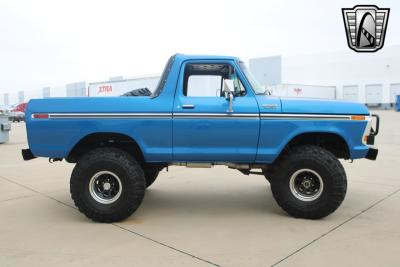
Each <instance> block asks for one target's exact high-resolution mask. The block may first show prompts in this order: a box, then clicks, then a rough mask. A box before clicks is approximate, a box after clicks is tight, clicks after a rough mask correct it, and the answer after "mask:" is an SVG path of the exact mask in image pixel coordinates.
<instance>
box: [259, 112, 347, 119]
mask: <svg viewBox="0 0 400 267" xmlns="http://www.w3.org/2000/svg"><path fill="white" fill-rule="evenodd" d="M260 117H261V119H272V120H274V119H275V120H276V119H278V120H279V119H291V120H351V115H334V114H332V115H326V114H284V113H276V114H274V113H268V114H266V113H261V114H260Z"/></svg>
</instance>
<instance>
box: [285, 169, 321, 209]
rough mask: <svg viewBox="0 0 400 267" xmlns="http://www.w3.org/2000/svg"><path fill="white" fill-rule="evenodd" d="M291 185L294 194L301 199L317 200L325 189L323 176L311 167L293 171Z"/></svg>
mask: <svg viewBox="0 0 400 267" xmlns="http://www.w3.org/2000/svg"><path fill="white" fill-rule="evenodd" d="M289 185H290V191H291V192H292V194H293V196H295V197H296V198H297V199H299V200H301V201H313V200H316V199H317V198H319V197H320V196H321V194H322V191H323V190H324V182H323V180H322V178H321V176H320V175H319V174H318V173H317V172H316V171H313V170H310V169H300V170H298V171H296V172H295V173H293V174H292V176H291V177H290V181H289Z"/></svg>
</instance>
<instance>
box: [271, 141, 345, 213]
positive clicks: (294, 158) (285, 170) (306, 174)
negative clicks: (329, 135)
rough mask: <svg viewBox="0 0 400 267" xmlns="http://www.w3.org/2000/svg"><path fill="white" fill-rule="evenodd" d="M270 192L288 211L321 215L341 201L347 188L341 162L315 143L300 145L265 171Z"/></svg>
mask: <svg viewBox="0 0 400 267" xmlns="http://www.w3.org/2000/svg"><path fill="white" fill-rule="evenodd" d="M265 175H266V177H268V178H267V179H268V180H269V181H270V182H271V190H272V193H273V196H274V198H275V200H276V201H277V203H278V204H279V206H281V207H282V209H284V210H285V211H286V212H287V213H288V214H290V215H292V216H294V217H298V218H307V219H319V218H323V217H325V216H327V215H329V214H331V213H332V212H334V211H335V210H336V209H337V208H338V207H339V206H340V204H341V203H342V201H343V199H344V197H345V195H346V189H347V180H346V174H345V171H344V169H343V166H342V165H341V164H340V162H339V161H338V160H337V159H336V157H335V156H334V155H333V154H332V153H331V152H329V151H327V150H326V149H324V148H321V147H318V146H299V147H296V148H294V149H293V150H291V151H289V153H287V154H286V155H285V156H284V157H283V158H281V159H279V160H278V162H277V163H275V164H274V165H273V166H272V167H271V168H269V169H267V170H266V171H265Z"/></svg>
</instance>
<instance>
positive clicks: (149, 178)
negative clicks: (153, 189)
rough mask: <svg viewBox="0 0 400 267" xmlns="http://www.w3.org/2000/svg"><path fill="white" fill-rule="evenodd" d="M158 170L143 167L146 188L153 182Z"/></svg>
mask: <svg viewBox="0 0 400 267" xmlns="http://www.w3.org/2000/svg"><path fill="white" fill-rule="evenodd" d="M159 173H160V171H159V170H158V169H145V170H144V176H145V178H146V188H148V187H149V186H150V185H152V184H153V183H154V181H155V180H156V179H157V176H158V174H159Z"/></svg>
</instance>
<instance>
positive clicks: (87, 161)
mask: <svg viewBox="0 0 400 267" xmlns="http://www.w3.org/2000/svg"><path fill="white" fill-rule="evenodd" d="M101 171H108V172H112V173H114V174H115V175H116V176H117V177H118V178H119V179H120V182H121V183H122V185H121V188H120V189H121V193H120V195H119V197H118V198H117V199H116V200H115V202H113V203H107V204H104V203H100V202H99V201H98V200H96V199H95V198H94V197H93V196H92V194H91V193H90V191H89V186H90V185H89V184H90V180H91V178H92V177H94V175H95V174H96V173H99V172H101ZM70 191H71V197H72V199H73V200H74V202H75V205H76V206H77V207H78V209H79V211H81V212H82V213H83V214H85V215H86V216H87V217H88V218H90V219H92V220H93V221H97V222H106V223H111V222H116V221H121V220H123V219H125V218H127V217H129V216H130V215H131V214H132V213H133V212H135V211H136V209H137V208H138V207H139V206H140V204H141V203H142V200H143V197H144V193H145V177H144V172H143V170H142V168H141V167H140V165H139V164H138V163H137V162H136V161H135V159H134V158H133V157H132V156H130V155H129V154H128V153H126V152H125V151H123V150H120V149H116V148H98V149H95V150H92V151H90V152H88V153H87V154H86V155H84V156H83V157H82V158H81V159H80V160H79V162H78V163H77V164H76V166H75V168H74V170H73V172H72V175H71V181H70Z"/></svg>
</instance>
